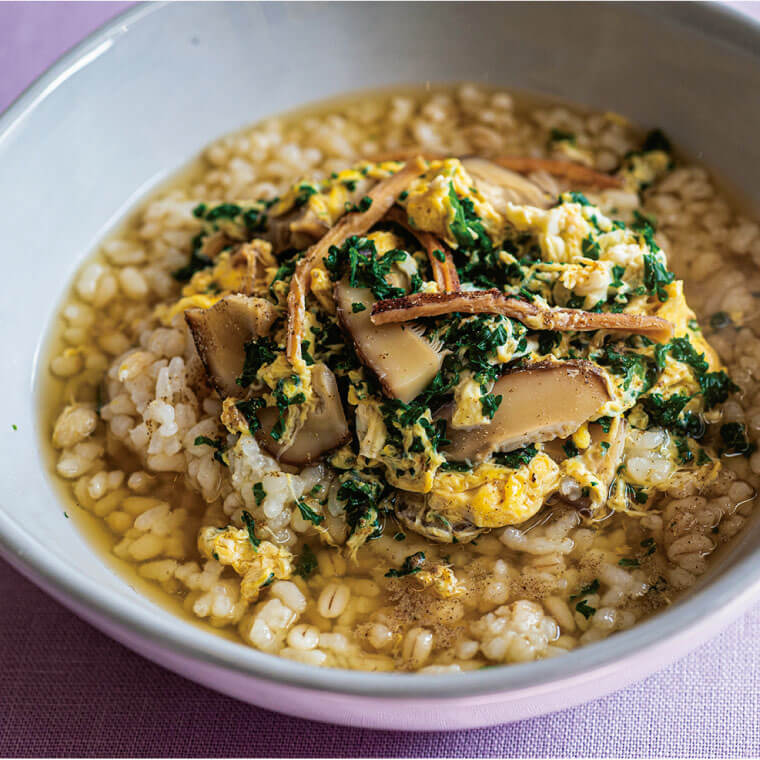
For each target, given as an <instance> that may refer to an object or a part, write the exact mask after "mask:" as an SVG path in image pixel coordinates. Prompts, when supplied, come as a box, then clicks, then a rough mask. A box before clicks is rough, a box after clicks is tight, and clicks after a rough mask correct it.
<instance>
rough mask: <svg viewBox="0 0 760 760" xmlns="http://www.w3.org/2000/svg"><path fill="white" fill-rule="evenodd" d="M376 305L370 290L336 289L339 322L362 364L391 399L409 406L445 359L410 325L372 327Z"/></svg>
mask: <svg viewBox="0 0 760 760" xmlns="http://www.w3.org/2000/svg"><path fill="white" fill-rule="evenodd" d="M374 302H375V298H374V296H373V294H372V291H371V290H369V288H355V287H352V286H351V285H349V284H348V282H347V281H345V280H343V281H341V282H339V283H338V284H337V285H336V286H335V304H336V306H337V314H338V321H339V322H340V324H341V326H342V328H343V330H344V331H345V332H346V334H347V335H348V336H349V337H350V339H351V341H352V342H353V344H354V348H355V349H356V353H357V355H358V357H359V359H360V361H361V362H362V363H363V364H364V365H365V366H367V367H369V368H370V369H371V370H372V371H373V372H374V373H375V374H376V375H377V378H378V380H379V381H380V384H381V385H382V386H383V389H384V390H385V392H386V393H387V394H388V395H389V396H392V397H394V398H397V399H399V400H400V401H403V402H404V403H405V404H408V403H409V402H410V401H411V400H412V399H414V398H415V397H416V396H417V395H418V394H420V393H421V392H422V391H423V390H425V388H426V387H427V386H428V385H429V384H430V382H431V381H432V379H433V378H434V377H435V376H436V375H437V374H438V371H439V370H440V369H441V362H442V360H443V356H442V354H441V353H440V352H438V351H436V350H435V348H434V347H433V346H432V345H431V344H430V343H429V342H428V341H427V340H425V338H424V337H423V336H422V335H420V333H419V332H417V331H416V330H415V329H414V327H413V326H411V325H398V324H392V325H382V326H380V327H378V326H376V325H373V324H372V320H371V319H370V314H371V313H372V304H373V303H374Z"/></svg>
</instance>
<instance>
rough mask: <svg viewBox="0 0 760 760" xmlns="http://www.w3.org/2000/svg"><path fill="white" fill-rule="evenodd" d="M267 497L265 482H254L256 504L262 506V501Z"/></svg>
mask: <svg viewBox="0 0 760 760" xmlns="http://www.w3.org/2000/svg"><path fill="white" fill-rule="evenodd" d="M266 497H267V492H266V491H265V490H264V484H263V483H254V484H253V498H254V499H256V506H257V507H260V506H261V502H263V501H264V499H266Z"/></svg>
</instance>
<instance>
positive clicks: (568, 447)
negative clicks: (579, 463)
mask: <svg viewBox="0 0 760 760" xmlns="http://www.w3.org/2000/svg"><path fill="white" fill-rule="evenodd" d="M562 450H563V451H564V452H565V456H567V458H568V459H570V458H572V457H577V456H578V454H579V451H578V447H577V446H576V445H575V444H574V443H573V442H572V441H565V443H563V444H562Z"/></svg>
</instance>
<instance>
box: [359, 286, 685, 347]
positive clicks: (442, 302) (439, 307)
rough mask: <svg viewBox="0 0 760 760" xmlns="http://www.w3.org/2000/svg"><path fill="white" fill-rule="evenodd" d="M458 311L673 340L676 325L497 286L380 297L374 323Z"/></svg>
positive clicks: (547, 326)
mask: <svg viewBox="0 0 760 760" xmlns="http://www.w3.org/2000/svg"><path fill="white" fill-rule="evenodd" d="M456 312H460V313H465V314H503V315H504V316H505V317H510V318H512V319H516V320H518V321H519V322H522V323H523V324H524V325H526V326H527V327H529V328H531V329H532V330H559V331H571V330H575V331H589V330H611V331H615V332H626V333H636V334H638V335H645V336H647V337H648V338H651V339H652V340H654V341H657V342H658V343H663V342H665V341H667V340H669V339H670V337H671V335H672V334H673V325H672V324H671V323H670V322H668V321H667V320H665V319H662V318H661V317H653V316H649V315H646V314H609V313H597V312H591V311H583V310H582V309H553V308H542V307H540V306H538V305H536V304H534V303H531V302H530V301H522V300H520V299H518V298H511V297H510V296H506V295H504V294H503V293H501V292H500V291H498V290H496V289H493V290H474V291H462V292H459V293H413V294H411V295H408V296H404V297H403V298H388V299H385V300H384V301H378V302H377V303H376V304H375V305H374V306H373V307H372V317H371V318H372V322H373V324H375V325H384V324H389V323H391V322H410V321H412V320H415V319H420V318H421V317H437V316H440V315H442V314H453V313H456Z"/></svg>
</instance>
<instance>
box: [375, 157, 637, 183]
mask: <svg viewBox="0 0 760 760" xmlns="http://www.w3.org/2000/svg"><path fill="white" fill-rule="evenodd" d="M420 155H421V156H422V157H423V158H424V159H425V160H426V161H436V160H442V159H444V158H449V157H450V156H449V155H447V154H445V153H426V152H425V151H423V150H421V149H420V148H399V149H398V150H393V151H388V152H386V153H377V154H375V155H373V156H372V157H371V158H370V159H369V160H370V161H373V162H378V163H380V162H382V161H405V160H407V159H408V158H409V157H410V156H420ZM488 160H489V161H492V162H493V163H495V164H498V165H499V166H503V167H504V168H505V169H511V170H512V171H514V172H517V173H518V174H530V173H531V172H537V171H545V172H546V173H547V174H551V175H552V176H553V177H560V178H562V179H566V180H568V181H569V182H575V183H577V184H578V185H586V186H588V187H598V188H601V189H602V190H607V189H611V188H619V187H622V186H623V180H622V179H621V178H620V177H616V176H614V175H612V174H605V173H604V172H598V171H596V170H595V169H590V168H589V167H588V166H584V165H583V164H579V163H576V162H575V161H562V160H561V159H556V158H531V157H529V156H496V157H490V158H489V159H488Z"/></svg>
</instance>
